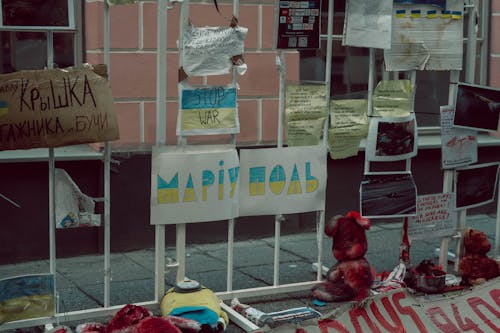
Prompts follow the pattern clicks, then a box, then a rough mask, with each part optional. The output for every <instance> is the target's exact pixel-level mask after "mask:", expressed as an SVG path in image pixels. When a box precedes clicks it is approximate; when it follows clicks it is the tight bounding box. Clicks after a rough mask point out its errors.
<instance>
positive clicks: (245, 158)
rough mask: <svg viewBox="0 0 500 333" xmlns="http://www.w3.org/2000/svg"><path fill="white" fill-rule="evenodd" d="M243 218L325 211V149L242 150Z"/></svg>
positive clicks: (241, 204)
mask: <svg viewBox="0 0 500 333" xmlns="http://www.w3.org/2000/svg"><path fill="white" fill-rule="evenodd" d="M240 159H241V180H240V186H241V192H240V215H241V216H256V215H276V214H293V213H304V212H311V211H319V210H324V209H325V195H326V177H327V172H326V147H325V146H323V145H318V146H304V147H287V148H265V149H242V150H240Z"/></svg>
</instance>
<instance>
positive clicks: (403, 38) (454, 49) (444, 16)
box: [384, 0, 464, 71]
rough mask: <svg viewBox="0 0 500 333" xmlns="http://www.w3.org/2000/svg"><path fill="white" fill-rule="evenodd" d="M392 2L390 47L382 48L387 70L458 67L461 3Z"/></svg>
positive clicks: (447, 68)
mask: <svg viewBox="0 0 500 333" xmlns="http://www.w3.org/2000/svg"><path fill="white" fill-rule="evenodd" d="M436 9H437V8H436V7H435V6H432V5H425V4H413V5H402V4H394V9H393V17H392V39H391V48H390V49H387V50H384V62H385V66H386V70H388V71H405V70H415V69H417V70H461V69H462V55H463V10H464V2H463V1H459V0H447V1H446V10H443V11H441V10H436Z"/></svg>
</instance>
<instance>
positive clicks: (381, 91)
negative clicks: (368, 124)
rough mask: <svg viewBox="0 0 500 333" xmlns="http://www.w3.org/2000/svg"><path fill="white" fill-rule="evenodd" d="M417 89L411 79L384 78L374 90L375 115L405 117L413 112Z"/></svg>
mask: <svg viewBox="0 0 500 333" xmlns="http://www.w3.org/2000/svg"><path fill="white" fill-rule="evenodd" d="M414 97H415V90H414V89H413V86H412V84H411V82H410V80H382V81H380V82H379V83H378V84H377V87H375V91H374V92H373V114H372V115H373V116H383V117H405V116H408V115H409V114H410V113H412V112H413V101H414Z"/></svg>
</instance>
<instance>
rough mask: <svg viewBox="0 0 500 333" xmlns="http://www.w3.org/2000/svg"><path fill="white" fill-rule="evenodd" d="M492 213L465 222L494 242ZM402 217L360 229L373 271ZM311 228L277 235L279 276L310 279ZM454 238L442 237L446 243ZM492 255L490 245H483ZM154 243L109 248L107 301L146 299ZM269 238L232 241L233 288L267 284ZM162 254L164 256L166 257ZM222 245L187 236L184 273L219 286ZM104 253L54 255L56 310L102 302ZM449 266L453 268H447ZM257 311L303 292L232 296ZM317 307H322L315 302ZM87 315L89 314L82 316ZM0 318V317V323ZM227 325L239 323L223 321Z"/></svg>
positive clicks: (326, 245) (5, 269) (394, 244)
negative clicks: (111, 250)
mask: <svg viewBox="0 0 500 333" xmlns="http://www.w3.org/2000/svg"><path fill="white" fill-rule="evenodd" d="M495 223H496V218H495V217H494V216H488V215H474V216H469V217H468V218H467V226H470V227H472V228H477V229H480V230H482V231H484V232H486V233H487V234H488V236H489V239H490V241H491V243H492V245H493V244H494V241H495V239H494V237H495ZM401 227H402V223H401V222H397V223H380V222H377V221H376V220H374V221H372V227H371V229H370V230H369V231H368V232H367V237H368V254H367V256H366V257H367V259H368V261H369V262H370V263H371V264H372V265H373V266H374V267H375V269H376V271H377V273H380V272H383V271H389V272H390V271H391V270H392V269H393V268H394V267H395V266H396V265H397V264H398V262H399V246H400V242H401ZM322 237H323V238H324V242H323V254H324V255H323V264H324V265H325V266H327V267H330V266H331V265H333V264H334V263H335V260H334V258H333V257H332V254H331V245H332V241H331V239H329V238H328V237H326V236H324V235H323V234H322ZM316 244H317V236H316V233H315V232H304V233H301V234H293V235H286V236H281V251H280V262H281V263H280V277H279V282H280V284H288V283H295V282H304V281H312V280H314V279H315V278H316V273H315V272H314V271H313V268H312V263H314V262H316V260H317V250H316V247H317V245H316ZM439 246H440V238H434V239H432V238H429V239H427V240H423V241H415V242H413V243H412V246H411V249H410V255H411V261H412V264H418V263H420V262H421V261H422V260H424V259H434V261H435V262H436V263H437V258H436V257H435V249H436V248H438V247H439ZM454 246H455V242H454V241H452V242H450V250H454ZM489 255H490V256H492V255H493V249H492V251H490V253H489ZM166 257H167V258H172V257H175V249H174V248H167V251H166ZM154 259H155V253H154V249H144V250H140V251H133V252H126V253H115V254H112V255H111V270H112V281H111V287H110V289H111V290H110V294H111V299H110V302H111V305H112V306H113V305H122V304H127V303H137V302H147V301H152V300H153V299H154ZM273 259H274V238H273V237H270V238H263V239H255V240H249V241H240V242H235V247H234V273H233V289H234V290H238V289H246V288H253V287H262V286H269V285H272V284H273ZM167 260H168V259H167ZM226 265H227V246H226V244H225V243H213V244H188V245H187V249H186V275H187V276H188V277H189V278H191V279H195V280H198V281H199V282H201V283H202V284H203V285H205V286H206V287H208V288H211V289H212V290H214V291H216V292H217V291H224V290H226V276H227V271H226ZM103 267H104V256H102V255H94V256H80V257H73V258H64V259H57V264H56V270H57V279H56V285H57V290H58V292H59V295H60V303H59V304H60V305H59V309H60V312H70V311H77V310H83V309H91V308H96V307H102V306H103V303H104V301H103V296H104V281H103V275H104V274H103ZM48 270H49V261H48V260H42V261H35V262H26V263H21V264H16V265H4V266H0V278H6V277H11V276H17V275H22V274H34V273H47V272H48ZM449 273H453V272H452V271H450V270H449ZM174 281H175V271H172V272H167V274H166V284H167V286H166V288H169V287H170V286H172V285H173V283H174ZM240 301H241V302H243V303H250V304H252V305H253V306H254V307H256V308H258V309H259V310H262V311H264V312H269V311H277V310H284V309H287V308H293V307H298V306H304V305H307V306H311V304H312V303H311V301H312V299H311V298H310V296H309V293H308V292H298V293H292V294H286V295H279V296H278V297H276V296H274V297H272V298H270V297H260V298H252V299H240ZM318 310H320V311H322V309H318ZM88 321H90V320H88ZM1 330H2V326H1V325H0V331H1ZM228 331H229V332H240V331H241V329H239V328H238V327H236V326H235V325H230V327H229V328H228Z"/></svg>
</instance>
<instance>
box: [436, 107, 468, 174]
mask: <svg viewBox="0 0 500 333" xmlns="http://www.w3.org/2000/svg"><path fill="white" fill-rule="evenodd" d="M440 111H441V167H442V168H443V169H453V168H456V167H459V166H465V165H469V164H472V163H476V162H477V139H476V134H477V133H476V131H474V130H470V129H465V128H457V127H454V126H453V118H454V116H455V110H454V109H453V106H451V105H446V106H441V108H440Z"/></svg>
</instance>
